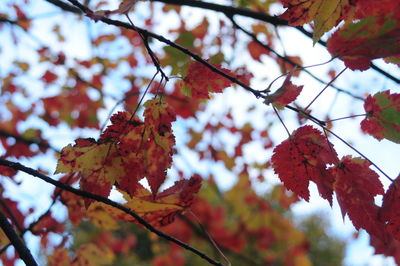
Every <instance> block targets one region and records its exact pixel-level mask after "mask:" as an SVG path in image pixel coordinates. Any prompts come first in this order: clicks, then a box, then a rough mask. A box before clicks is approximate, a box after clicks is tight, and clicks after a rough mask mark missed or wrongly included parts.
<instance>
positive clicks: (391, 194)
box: [379, 176, 400, 241]
mask: <svg viewBox="0 0 400 266" xmlns="http://www.w3.org/2000/svg"><path fill="white" fill-rule="evenodd" d="M379 218H380V220H381V221H382V222H384V223H385V225H386V229H387V231H388V232H390V233H391V234H392V235H393V237H394V238H395V239H397V240H398V241H400V176H398V177H397V178H396V179H395V180H394V182H393V183H392V184H390V186H389V189H388V190H387V191H386V193H385V195H384V196H383V203H382V207H381V209H380V210H379Z"/></svg>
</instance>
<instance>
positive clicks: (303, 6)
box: [281, 0, 352, 43]
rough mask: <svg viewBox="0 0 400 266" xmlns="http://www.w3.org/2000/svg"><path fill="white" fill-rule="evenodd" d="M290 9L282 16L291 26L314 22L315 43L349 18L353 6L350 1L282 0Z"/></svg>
mask: <svg viewBox="0 0 400 266" xmlns="http://www.w3.org/2000/svg"><path fill="white" fill-rule="evenodd" d="M281 2H282V3H283V6H284V7H287V8H288V9H287V10H286V11H285V13H283V14H282V15H281V18H283V19H285V20H287V21H288V22H289V25H292V26H301V25H303V24H305V23H309V22H311V21H314V35H313V41H314V43H315V42H317V41H318V40H319V39H320V38H321V36H322V35H323V34H324V33H325V32H327V31H329V30H330V29H332V28H333V27H334V26H336V25H338V24H339V22H340V21H341V20H343V19H346V18H347V17H348V16H349V13H350V12H351V11H352V6H351V5H350V1H349V0H281Z"/></svg>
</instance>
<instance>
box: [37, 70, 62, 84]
mask: <svg viewBox="0 0 400 266" xmlns="http://www.w3.org/2000/svg"><path fill="white" fill-rule="evenodd" d="M57 78H58V76H57V75H56V74H54V73H53V72H52V71H50V70H47V71H46V72H45V73H44V74H43V76H42V77H41V79H42V80H43V81H44V82H46V83H52V82H54V81H55V80H56V79H57Z"/></svg>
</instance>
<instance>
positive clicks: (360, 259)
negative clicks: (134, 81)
mask: <svg viewBox="0 0 400 266" xmlns="http://www.w3.org/2000/svg"><path fill="white" fill-rule="evenodd" d="M4 8H5V4H4V3H0V12H1V11H3V10H4ZM31 12H32V13H33V14H36V15H37V16H40V17H41V18H40V19H39V20H38V21H37V24H35V26H34V27H33V28H34V32H33V36H35V38H37V39H36V40H35V38H26V40H25V41H24V42H25V43H26V44H27V45H32V46H35V45H37V44H38V43H40V42H43V43H46V44H48V45H50V46H51V44H52V43H55V40H52V39H50V38H48V36H46V31H47V30H48V26H47V25H51V24H52V23H53V22H54V21H58V20H59V17H58V16H56V15H55V14H59V12H58V11H57V9H55V8H54V7H52V6H51V5H49V4H48V3H46V2H45V1H37V2H35V5H34V6H32V10H31ZM146 12H147V10H146V8H145V4H142V3H139V4H138V5H137V7H136V8H135V12H134V14H133V15H132V18H133V19H134V21H135V23H136V21H137V23H138V24H139V25H140V24H141V21H142V19H143V18H145V17H146ZM197 12H198V9H196V10H194V9H190V8H187V9H185V11H184V12H183V13H184V14H185V15H184V16H186V18H187V23H188V27H190V26H192V25H196V24H197V22H198V21H200V17H199V16H198V15H196V14H198V13H197ZM209 14H210V16H211V18H212V17H213V16H215V13H212V12H209ZM121 19H124V18H121ZM166 20H168V25H169V26H170V27H172V24H173V20H171V18H167V19H166ZM238 22H239V23H240V24H241V25H246V23H247V21H246V20H245V19H243V20H242V19H240V20H238ZM64 23H68V28H69V29H70V30H71V32H74V36H87V34H88V28H90V29H91V31H92V32H91V33H92V34H93V33H94V32H95V31H96V27H98V26H99V23H97V25H95V26H89V27H86V28H84V27H81V22H80V21H76V22H75V23H74V17H73V16H70V17H68V19H66V20H65V22H64ZM85 23H91V22H88V21H86V22H85ZM167 30H168V27H167V23H164V24H163V23H162V24H160V27H159V28H157V33H160V34H165V33H166V31H167ZM279 33H280V36H281V38H282V43H283V44H284V47H285V52H286V53H287V54H289V55H299V54H301V55H302V59H303V62H304V64H305V65H314V64H318V63H321V62H325V61H328V60H329V59H330V55H329V54H328V53H327V52H326V51H325V49H324V48H322V47H321V46H320V45H318V44H317V45H315V46H313V45H312V41H311V40H310V39H308V38H305V37H304V36H303V35H302V34H301V33H299V32H298V31H296V30H293V29H286V30H283V29H279ZM2 34H3V35H5V33H4V32H3V31H0V39H2V40H5V39H4V38H2V36H1V35H2ZM243 38H245V37H243ZM38 40H39V41H38ZM155 47H157V44H155ZM56 49H59V50H68V53H70V54H71V55H75V56H77V57H81V58H86V57H88V56H90V54H91V53H93V50H91V49H90V48H89V47H88V46H87V43H86V42H85V41H82V39H81V38H79V37H76V38H74V37H72V36H68V42H67V43H65V44H64V45H63V46H61V47H56ZM227 49H228V48H227ZM232 52H234V51H232ZM280 52H282V51H280ZM233 55H234V54H233ZM241 56H242V58H241V59H242V60H243V61H246V56H247V57H248V55H241ZM13 57H17V58H18V57H19V58H23V59H24V60H28V61H29V60H31V61H32V62H34V61H35V60H36V59H35V58H34V55H30V54H26V53H25V51H24V50H23V47H15V46H14V45H13V43H12V40H5V41H4V43H3V44H2V50H1V51H0V60H1V61H2V62H10V60H11V58H13ZM269 60H271V59H268V58H267V57H263V58H262V63H255V64H253V65H249V66H248V67H249V68H250V69H251V70H253V73H256V74H257V73H259V77H260V78H259V79H258V80H257V81H256V82H255V83H254V84H252V86H253V87H254V88H265V87H267V84H266V82H265V81H264V82H263V78H264V77H267V78H268V79H269V80H271V79H273V78H274V77H276V76H277V75H279V74H278V69H270V68H268V67H269V65H270V64H269ZM247 61H248V60H247ZM377 64H379V65H380V66H382V67H383V68H384V69H387V70H388V71H389V72H391V73H396V74H397V75H398V74H399V71H398V70H397V69H395V68H394V67H391V66H389V65H386V64H384V63H381V62H377ZM332 65H334V66H335V68H336V69H343V67H344V66H343V64H342V63H341V62H339V61H338V60H336V61H334V62H333V63H332V64H328V65H323V66H319V67H314V68H312V69H310V70H311V71H313V73H315V74H316V75H318V76H322V77H323V76H324V75H325V73H327V71H328V70H329V69H330V67H332ZM2 68H3V69H5V68H6V67H4V63H3V67H2ZM1 71H2V69H1V68H0V73H2V72H1ZM33 71H34V72H33V73H32V74H34V73H41V71H43V70H42V69H36V70H33ZM282 81H283V80H281V81H280V82H279V81H278V82H277V83H276V84H275V85H274V87H273V89H276V88H277V87H279V85H280V84H281V82H282ZM25 82H27V83H29V84H32V97H33V98H34V97H35V95H36V94H37V95H40V94H42V93H43V90H44V89H43V88H40V87H37V86H35V84H34V83H32V81H31V80H29V77H27V79H26V80H25ZM295 83H296V84H304V86H305V90H304V92H303V93H302V94H301V96H300V97H299V99H298V102H299V103H301V104H303V105H305V104H307V103H308V102H309V99H312V98H313V97H314V96H315V95H316V94H317V93H318V92H319V90H321V89H322V85H321V84H320V83H318V82H315V80H313V79H312V78H310V77H308V76H307V75H301V76H300V78H298V79H295ZM335 84H336V85H337V86H339V87H341V88H347V89H348V90H353V91H354V92H355V93H356V94H357V95H360V96H364V95H365V93H366V92H372V93H374V92H378V91H382V90H385V89H392V90H394V89H396V88H397V87H398V86H397V85H396V84H393V83H391V82H390V81H387V80H384V79H382V77H381V76H379V75H377V74H376V72H374V71H371V70H370V71H365V72H351V71H346V72H345V73H344V74H343V75H342V76H341V77H340V78H339V79H338V80H337V81H336V82H335ZM121 86H123V84H122V85H121ZM55 90H56V89H55V88H46V91H45V92H44V93H47V94H48V95H51V94H52V93H55ZM109 90H110V92H111V93H112V88H109ZM335 93H336V92H335V90H332V89H327V91H326V92H324V94H323V95H322V96H321V97H319V98H318V100H317V101H316V102H315V103H314V104H313V107H314V109H316V110H319V113H317V114H318V115H321V116H322V117H323V116H324V114H325V113H326V112H328V111H329V110H330V107H331V106H332V99H335V103H334V105H333V106H334V109H333V110H331V111H332V113H334V114H336V115H337V116H338V117H341V116H342V115H345V114H347V113H348V110H352V111H354V113H357V112H359V110H363V109H362V102H359V103H354V102H353V101H351V100H350V98H349V97H348V96H346V95H343V94H340V95H338V96H337V97H336V98H335ZM237 102H241V103H242V104H241V105H240V106H238V105H234V106H235V108H236V109H235V119H236V121H237V123H238V124H240V123H244V121H247V120H248V119H249V118H248V117H246V112H245V110H246V108H247V107H248V106H251V105H253V104H255V100H254V96H251V95H249V94H247V93H246V92H240V91H238V90H233V89H231V90H227V91H226V93H224V94H222V95H219V96H216V97H215V98H214V99H213V100H212V102H211V103H210V106H209V108H210V110H218V108H219V106H221V104H225V105H226V104H227V103H237ZM21 104H23V102H22V101H21ZM256 104H259V105H260V104H261V101H259V102H258V103H256ZM111 106H112V105H111V102H110V104H109V105H108V108H111ZM0 110H1V109H0ZM107 112H108V111H104V113H103V114H101V116H102V117H106V114H107ZM283 112H284V114H285V117H286V120H285V124H286V125H287V126H288V127H289V128H290V129H291V130H294V129H295V128H296V123H295V122H294V114H292V113H290V111H283ZM263 119H264V118H262V117H259V116H258V114H254V118H253V120H254V121H253V122H254V124H255V125H257V124H258V123H259V126H260V127H262V126H264V124H265V121H263ZM259 121H260V122H259ZM359 121H361V119H354V120H343V121H338V122H335V128H334V132H336V133H338V134H339V135H340V136H341V137H343V138H344V139H346V140H350V142H351V143H352V144H354V145H355V147H357V149H359V150H360V151H362V152H363V153H364V154H365V155H366V156H367V157H368V158H369V159H371V160H372V161H373V162H375V163H376V164H377V165H378V166H379V167H381V168H382V169H384V171H385V172H386V173H387V174H388V175H389V176H391V177H396V176H397V175H398V171H399V170H398V168H397V167H396V166H397V164H398V160H397V159H396V158H397V156H396V155H398V154H400V147H398V146H399V145H395V144H393V143H391V142H389V141H385V140H384V141H381V142H379V141H377V140H375V139H373V138H371V137H367V136H365V135H363V134H362V133H361V132H360V130H359V129H358V128H357V127H356V126H355V125H356V124H358V123H359ZM30 123H33V124H35V123H40V122H39V121H35V120H32V121H30ZM180 123H181V124H180ZM28 126H29V123H27V127H28ZM180 126H184V125H183V121H178V122H177V123H175V125H174V128H175V132H176V134H177V136H178V137H179V134H180V133H179V128H180ZM65 132H69V130H67V128H66V127H64V128H63V127H60V128H58V129H49V130H46V132H45V134H46V136H48V137H50V138H51V139H52V145H54V146H56V147H58V148H62V147H63V146H65V145H67V144H68V143H72V142H73V140H74V139H75V138H76V136H78V135H84V136H87V137H91V136H93V134H98V133H95V132H93V131H91V130H87V131H81V130H79V131H76V132H73V134H69V133H68V134H65ZM270 133H271V136H272V138H273V139H274V140H275V142H276V143H279V142H280V141H283V140H284V139H285V138H286V136H287V134H286V132H285V130H284V128H283V127H278V126H276V127H274V130H273V131H271V132H270ZM95 137H97V136H95ZM178 137H177V139H178ZM182 137H184V136H182ZM331 141H332V142H333V143H334V145H335V148H336V150H337V151H338V153H339V155H340V156H341V155H346V154H353V155H356V154H355V153H354V152H353V151H352V150H351V149H349V148H348V147H346V146H345V145H343V144H342V143H341V142H340V141H337V140H335V139H333V138H332V139H331ZM254 151H256V149H255V150H250V151H249V154H254V156H255V157H259V156H268V154H260V153H257V152H254ZM26 163H27V164H28V165H29V166H30V167H33V168H37V167H46V168H48V169H49V171H50V172H52V171H53V170H54V165H55V161H54V160H51V159H48V158H47V157H45V156H43V157H41V158H39V159H37V160H35V161H31V160H29V161H28V160H27V161H26ZM176 163H178V164H179V163H181V164H188V163H189V165H192V166H193V167H196V165H197V161H196V158H193V157H191V156H190V155H189V153H188V157H187V161H185V162H183V161H182V159H179V158H177V160H176ZM49 165H51V166H50V167H48V166H49ZM52 168H53V169H52ZM213 171H216V172H217V173H218V172H220V173H223V171H224V170H223V169H219V168H218V166H216V168H215V169H214V170H213ZM268 177H269V178H270V179H269V181H270V182H271V183H276V182H279V180H278V178H277V177H276V176H274V175H273V174H272V173H268ZM25 178H26V177H24V179H25ZM381 181H382V182H383V183H384V185H385V188H387V186H388V184H389V182H387V180H385V179H384V178H382V179H381ZM234 182H235V177H234V176H232V175H231V176H226V175H225V178H224V179H223V180H217V183H218V184H219V186H220V187H221V188H222V189H229V188H230V187H232V186H233V185H234ZM10 188H12V186H11V185H10ZM52 189H53V188H52V187H51V186H47V185H44V184H43V183H41V182H24V183H23V188H22V190H23V191H25V192H24V193H23V194H21V195H23V197H24V198H23V203H22V204H23V205H24V206H25V208H28V207H29V206H30V205H31V203H32V202H36V203H37V204H39V205H42V206H47V205H48V204H49V202H48V195H49V193H51V192H52ZM264 189H265V188H261V189H260V192H263V191H264ZM311 191H312V193H311V199H310V202H309V203H306V202H304V201H303V202H301V203H299V204H296V206H295V207H294V208H293V211H294V212H295V213H296V214H297V215H299V216H302V215H305V214H311V213H313V212H315V211H320V210H324V211H326V213H327V214H328V215H329V216H330V220H331V223H332V232H333V234H335V235H339V236H340V237H342V238H344V239H351V238H352V235H353V233H354V229H353V226H352V225H351V222H349V220H348V219H347V218H346V219H345V221H344V222H343V219H342V216H341V213H340V210H339V208H338V206H337V202H335V203H334V206H333V210H331V209H330V207H329V205H328V203H326V202H323V201H321V200H320V197H319V196H318V192H317V191H316V189H315V187H312V189H311ZM10 193H18V192H17V189H14V190H11V191H10ZM377 200H378V201H379V199H377ZM59 215H60V216H63V215H65V214H63V213H62V211H60V213H59ZM32 241H33V240H32ZM345 264H346V265H349V266H353V265H354V266H361V265H368V266H374V265H394V264H393V261H392V259H390V258H383V257H381V256H373V249H372V248H371V247H369V245H368V236H367V235H366V234H365V233H363V232H361V236H360V238H359V239H358V240H356V241H352V242H351V243H350V245H349V247H348V250H347V253H346V259H345Z"/></svg>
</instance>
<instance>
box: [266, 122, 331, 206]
mask: <svg viewBox="0 0 400 266" xmlns="http://www.w3.org/2000/svg"><path fill="white" fill-rule="evenodd" d="M271 161H272V166H273V168H274V171H275V173H276V174H278V176H279V178H280V179H281V181H282V182H283V183H284V185H285V187H286V188H287V189H289V190H291V191H293V192H294V193H296V194H297V195H298V196H300V197H302V198H304V199H305V200H307V201H308V200H309V196H310V192H309V190H308V185H309V182H310V181H313V182H314V183H316V184H317V187H318V190H319V193H320V194H321V196H322V197H323V198H324V199H326V200H328V201H329V203H330V204H332V194H333V182H334V178H333V176H332V175H331V174H330V173H329V172H328V171H327V169H326V168H327V164H333V163H336V162H337V161H338V159H337V154H336V152H335V150H333V145H332V144H331V143H330V142H329V141H328V140H327V139H326V137H325V136H324V135H323V134H322V133H321V132H320V131H319V130H317V129H315V128H313V127H312V126H308V125H307V126H303V127H300V128H298V129H297V130H295V131H294V132H293V133H292V135H291V136H290V138H289V139H287V140H285V141H283V142H282V143H281V144H279V145H278V146H276V147H275V149H274V154H273V155H272V158H271Z"/></svg>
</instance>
